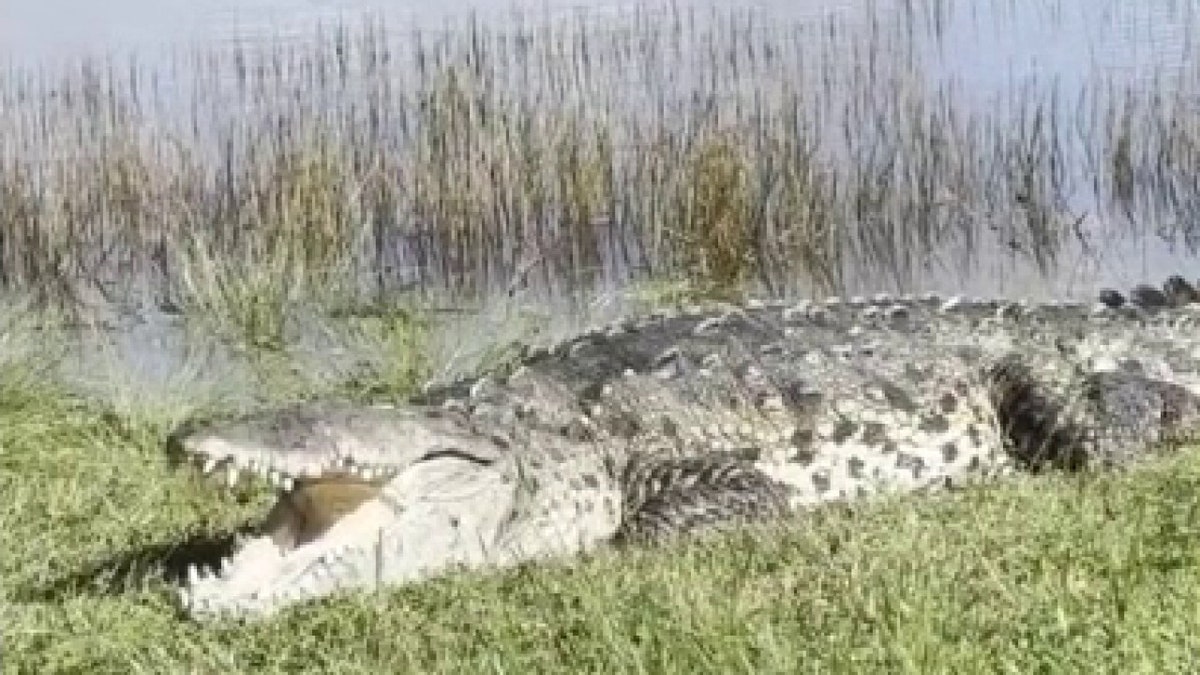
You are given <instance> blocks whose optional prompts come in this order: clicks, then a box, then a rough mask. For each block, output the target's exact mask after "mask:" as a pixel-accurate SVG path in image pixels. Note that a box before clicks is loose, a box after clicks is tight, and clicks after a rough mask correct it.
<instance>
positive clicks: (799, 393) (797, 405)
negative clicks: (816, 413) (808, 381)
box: [779, 382, 821, 412]
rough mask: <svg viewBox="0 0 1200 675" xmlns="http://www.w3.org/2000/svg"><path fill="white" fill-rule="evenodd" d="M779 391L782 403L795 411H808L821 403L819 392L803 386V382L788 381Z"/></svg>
mask: <svg viewBox="0 0 1200 675" xmlns="http://www.w3.org/2000/svg"><path fill="white" fill-rule="evenodd" d="M779 391H780V394H781V395H782V396H783V402H784V404H785V405H786V406H787V407H788V408H790V409H792V410H795V411H797V412H810V411H812V410H815V409H816V408H817V406H819V405H820V404H821V392H819V391H816V390H814V389H811V388H809V387H807V386H805V385H804V383H803V382H789V383H787V384H785V385H783V386H782V387H780V390H779Z"/></svg>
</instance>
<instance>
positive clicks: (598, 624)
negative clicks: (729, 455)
mask: <svg viewBox="0 0 1200 675" xmlns="http://www.w3.org/2000/svg"><path fill="white" fill-rule="evenodd" d="M3 392H4V393H3V399H2V400H0V494H2V495H4V500H3V503H2V505H0V550H3V551H4V555H3V556H0V626H2V628H3V633H4V657H3V658H4V668H5V669H6V672H9V671H11V672H37V673H47V672H88V673H93V672H97V673H103V672H120V673H128V672H218V671H219V672H251V671H254V672H294V671H298V670H314V671H317V670H320V671H326V672H520V673H524V672H747V671H754V672H817V671H822V672H829V671H836V672H976V671H1007V672H1022V673H1024V672H1063V671H1074V672H1083V671H1088V672H1091V671H1093V670H1094V671H1097V672H1117V671H1120V672H1173V671H1174V672H1179V671H1185V670H1194V666H1195V664H1196V663H1197V662H1198V661H1200V564H1198V562H1200V454H1197V453H1196V452H1191V451H1184V452H1181V453H1179V454H1178V455H1176V456H1173V457H1169V458H1166V459H1164V460H1161V461H1158V462H1156V463H1155V464H1152V465H1148V466H1146V467H1144V468H1141V469H1138V470H1136V471H1133V472H1131V473H1129V474H1126V475H1120V476H1116V475H1109V476H1094V477H1078V476H1076V477H1071V476H1050V477H1039V478H1027V479H1022V480H1020V481H1017V482H1015V483H1012V484H1008V485H1004V486H994V487H990V488H986V489H980V490H974V491H968V492H963V493H957V494H953V495H944V496H939V497H928V498H914V499H895V500H890V501H887V502H879V503H875V504H870V505H863V506H860V507H857V508H856V509H855V510H853V511H850V510H840V509H838V510H829V511H827V512H824V513H822V514H818V515H813V516H809V517H805V518H799V519H797V521H796V522H795V523H789V524H788V525H787V526H786V527H784V528H780V529H777V530H775V531H770V530H763V531H755V532H744V533H737V534H733V535H730V536H726V537H722V538H716V539H710V540H705V541H699V542H689V543H686V544H680V545H678V546H676V547H674V548H672V549H661V550H649V551H637V552H632V553H626V554H622V555H617V554H609V553H605V554H600V555H597V556H595V557H594V558H592V559H590V560H586V561H583V562H580V563H578V564H574V565H544V566H536V567H534V566H531V567H527V568H522V569H518V570H511V571H506V572H501V573H495V574H471V575H462V576H458V577H454V578H447V579H442V580H438V581H435V582H430V583H426V584H423V585H414V586H410V587H406V588H397V589H395V590H394V591H390V592H388V593H386V594H380V595H363V596H358V597H353V598H347V597H341V598H336V599H332V600H326V601H322V602H319V603H316V604H308V605H303V606H298V607H296V608H294V609H292V610H289V611H288V612H286V613H285V614H283V615H281V616H280V617H278V618H277V619H276V620H272V621H268V622H264V623H259V624H253V625H246V626H238V625H233V624H228V625H218V626H208V625H197V624H193V623H190V622H188V621H187V620H184V619H182V618H181V617H180V616H179V615H178V614H177V611H176V609H175V608H174V605H173V602H172V600H173V596H172V594H171V593H170V591H169V588H168V586H167V584H166V583H164V582H163V581H162V580H161V575H160V573H159V570H160V568H161V563H162V561H163V560H165V559H166V558H167V557H169V554H170V551H171V549H172V548H173V547H174V546H176V545H177V544H178V543H179V542H182V541H183V540H184V539H185V538H187V537H188V536H194V535H197V534H198V533H209V534H212V535H219V534H221V533H223V532H227V531H228V530H229V529H230V528H233V527H236V526H237V525H238V524H240V523H243V522H245V520H246V519H247V518H250V517H252V516H254V515H256V514H260V513H261V512H262V507H263V506H264V504H265V501H264V500H265V499H266V497H267V495H266V494H265V493H263V492H261V491H258V490H255V489H246V490H243V491H242V492H240V493H239V494H236V495H232V494H229V493H227V492H225V491H223V490H218V489H210V488H208V487H206V486H203V485H200V484H198V482H197V481H196V479H195V476H194V475H192V474H191V473H190V472H186V471H174V470H172V469H171V468H170V467H169V466H168V465H167V463H166V461H165V459H164V455H163V452H162V449H161V437H162V436H161V435H162V433H163V431H164V429H162V428H160V427H159V426H158V425H157V424H155V423H154V422H153V421H129V420H126V419H122V418H117V417H114V416H112V415H109V414H104V413H102V412H100V411H96V410H91V409H89V408H88V407H87V406H85V405H83V404H81V403H77V402H72V401H71V400H70V399H69V398H67V397H65V396H62V395H59V394H56V393H54V392H52V391H39V390H38V389H37V388H36V387H29V386H22V387H20V388H8V389H4V390H3Z"/></svg>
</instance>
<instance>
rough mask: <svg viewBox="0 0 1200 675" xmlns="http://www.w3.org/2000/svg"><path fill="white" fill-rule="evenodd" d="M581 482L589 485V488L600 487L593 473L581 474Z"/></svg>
mask: <svg viewBox="0 0 1200 675" xmlns="http://www.w3.org/2000/svg"><path fill="white" fill-rule="evenodd" d="M583 484H584V486H585V487H589V488H598V487H600V481H599V480H597V478H596V476H594V475H593V474H590V473H585V474H583Z"/></svg>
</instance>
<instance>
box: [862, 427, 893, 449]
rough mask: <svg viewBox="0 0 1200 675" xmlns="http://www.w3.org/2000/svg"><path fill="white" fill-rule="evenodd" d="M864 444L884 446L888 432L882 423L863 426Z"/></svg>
mask: <svg viewBox="0 0 1200 675" xmlns="http://www.w3.org/2000/svg"><path fill="white" fill-rule="evenodd" d="M862 440H863V443H866V444H867V445H883V444H884V443H885V442H887V430H886V427H884V426H883V424H882V423H881V422H867V423H866V424H864V425H863V435H862Z"/></svg>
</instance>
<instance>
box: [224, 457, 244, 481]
mask: <svg viewBox="0 0 1200 675" xmlns="http://www.w3.org/2000/svg"><path fill="white" fill-rule="evenodd" d="M240 474H241V470H240V469H238V466H237V462H236V461H235V462H230V464H229V466H228V467H227V468H226V469H225V484H226V485H228V486H229V487H233V486H235V485H237V482H238V476H239V475H240Z"/></svg>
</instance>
